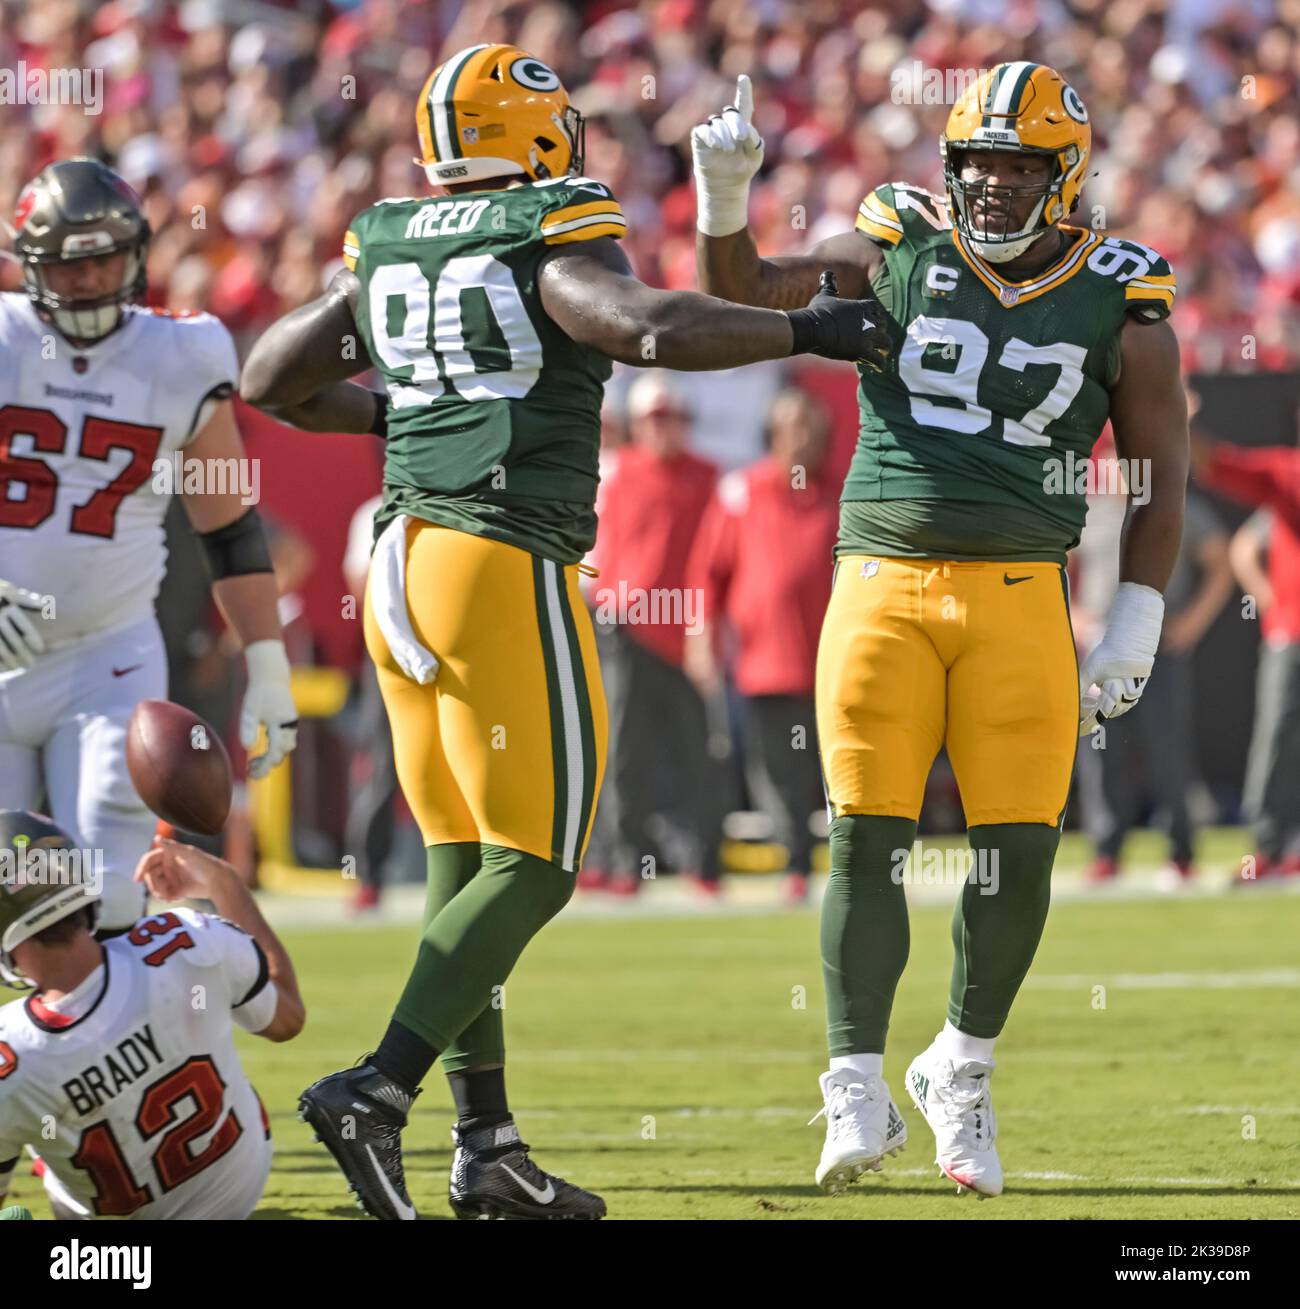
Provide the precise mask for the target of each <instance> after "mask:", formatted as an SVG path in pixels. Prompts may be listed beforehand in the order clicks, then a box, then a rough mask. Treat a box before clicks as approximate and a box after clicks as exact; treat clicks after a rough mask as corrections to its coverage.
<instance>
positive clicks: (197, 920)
mask: <svg viewBox="0 0 1300 1309" xmlns="http://www.w3.org/2000/svg"><path fill="white" fill-rule="evenodd" d="M104 952H105V957H104V964H103V967H102V969H100V970H98V972H99V973H101V974H102V977H100V978H97V979H92V980H94V983H95V985H96V987H97V990H96V996H97V999H94V1000H93V1003H92V1004H91V1005H90V1007H89V1008H88V1009H87V1010H86V1011H85V1012H84V1013H83V1016H82V1017H80V1018H77V1019H71V1020H70V1019H69V1018H68V1017H65V1016H61V1015H58V1014H54V1013H52V1012H51V1011H50V1010H47V1009H45V1008H44V1007H43V1006H42V1005H41V1004H40V1002H39V1001H37V1000H34V999H32V998H28V999H26V1000H16V1001H14V1002H13V1003H11V1004H8V1005H5V1006H4V1007H3V1008H0V1190H3V1189H4V1180H3V1179H4V1177H5V1173H6V1171H7V1170H8V1169H12V1168H13V1167H15V1166H16V1164H17V1161H18V1158H19V1156H20V1154H21V1151H22V1149H23V1147H24V1146H30V1147H31V1148H32V1149H33V1150H34V1151H35V1152H36V1153H37V1154H39V1155H40V1157H41V1158H42V1159H43V1160H44V1161H45V1167H46V1172H45V1188H46V1191H47V1193H48V1195H49V1198H50V1202H51V1205H52V1207H53V1209H54V1212H55V1216H56V1217H60V1218H95V1217H101V1218H246V1217H247V1216H248V1215H249V1214H250V1213H251V1212H252V1210H253V1208H254V1207H255V1206H256V1204H257V1202H258V1200H259V1198H260V1197H261V1194H262V1189H263V1187H264V1186H265V1184H266V1178H267V1175H268V1173H269V1172H270V1167H271V1139H270V1129H269V1127H268V1125H267V1119H266V1114H265V1112H264V1110H263V1108H262V1104H261V1101H260V1100H259V1099H258V1097H257V1092H256V1091H254V1090H253V1087H252V1085H251V1083H250V1082H249V1080H248V1078H247V1077H245V1076H244V1070H243V1068H242V1067H241V1066H240V1063H239V1058H238V1056H237V1055H236V1053H235V1046H234V1038H233V1027H232V1022H233V1023H238V1024H239V1025H240V1026H242V1027H245V1028H247V1029H249V1030H250V1031H260V1030H261V1029H262V1028H264V1027H266V1026H267V1024H268V1023H269V1022H270V1021H271V1019H272V1018H273V1017H274V1014H275V1007H276V989H275V986H274V984H273V983H271V982H270V981H268V979H267V973H266V959H265V956H264V955H263V954H262V951H261V949H260V947H259V946H258V945H257V944H256V942H255V941H254V940H253V938H252V937H251V936H249V935H247V933H245V932H243V931H241V930H240V929H239V928H237V927H235V926H233V925H232V924H230V923H228V922H226V921H225V920H224V919H222V918H214V917H213V916H212V915H210V914H202V913H199V912H198V911H197V910H193V909H176V910H172V911H171V912H169V913H164V914H160V915H157V916H155V917H153V918H144V919H141V921H140V922H139V923H137V924H136V926H135V927H134V928H132V930H131V931H130V932H129V933H128V934H127V935H125V936H119V937H115V938H113V939H112V940H110V941H107V942H106V943H105V945H104ZM79 991H80V988H79Z"/></svg>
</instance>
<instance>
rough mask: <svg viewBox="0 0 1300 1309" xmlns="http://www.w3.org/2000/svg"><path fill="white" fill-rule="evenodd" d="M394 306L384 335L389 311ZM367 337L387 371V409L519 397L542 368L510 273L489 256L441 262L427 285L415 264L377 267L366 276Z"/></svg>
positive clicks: (538, 347)
mask: <svg viewBox="0 0 1300 1309" xmlns="http://www.w3.org/2000/svg"><path fill="white" fill-rule="evenodd" d="M394 300H398V301H400V305H401V308H400V309H399V312H398V313H397V315H396V322H395V324H394V326H395V327H396V330H395V331H394V332H392V333H390V331H389V326H390V317H389V307H390V305H391V304H392V302H393V301H394ZM369 310H370V335H371V337H372V339H373V341H374V347H375V353H376V354H377V355H378V356H379V359H380V361H381V362H382V363H383V365H384V367H385V369H386V370H388V372H389V373H390V374H400V373H403V372H404V371H405V370H407V369H409V370H410V372H409V373H407V374H406V376H407V378H408V380H407V381H402V380H401V379H400V378H394V377H391V376H390V378H389V395H390V397H391V398H392V402H393V407H394V408H395V409H403V408H405V407H407V406H408V405H426V404H430V403H432V402H433V401H434V400H436V399H437V398H438V397H439V396H442V395H446V394H448V393H449V391H450V392H454V394H456V395H458V396H460V398H461V399H462V400H468V401H475V400H521V399H523V397H524V396H526V395H527V394H528V392H529V391H531V390H532V388H533V386H534V385H535V384H536V382H537V377H538V374H539V372H540V371H541V367H542V342H541V340H540V338H539V337H538V335H537V330H536V329H535V328H534V327H533V324H532V321H531V320H530V319H529V317H528V310H527V309H526V308H525V306H524V301H523V297H522V296H521V295H520V294H519V288H518V287H517V286H516V285H515V279H514V274H513V273H511V271H510V269H509V268H508V267H506V265H505V264H503V263H502V262H501V261H500V260H499V259H496V258H494V257H493V256H492V255H458V256H456V257H455V258H452V259H448V260H447V262H446V263H445V264H443V265H442V268H441V270H440V271H439V273H438V277H437V281H436V282H431V281H430V279H429V276H428V275H427V274H426V273H425V271H424V269H423V268H421V267H420V265H419V264H416V263H403V264H381V265H380V266H379V267H378V268H376V269H375V270H374V272H373V273H372V274H371V277H370V286H369Z"/></svg>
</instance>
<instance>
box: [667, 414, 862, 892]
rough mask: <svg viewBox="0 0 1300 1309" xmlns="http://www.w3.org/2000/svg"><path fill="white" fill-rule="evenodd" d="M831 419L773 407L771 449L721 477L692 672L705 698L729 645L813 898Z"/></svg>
mask: <svg viewBox="0 0 1300 1309" xmlns="http://www.w3.org/2000/svg"><path fill="white" fill-rule="evenodd" d="M829 431H830V428H829V423H828V419H827V414H826V411H825V409H824V408H823V407H822V406H821V404H819V403H818V401H817V400H816V399H815V398H814V397H812V396H811V395H809V394H807V393H806V392H802V391H795V390H790V391H783V392H782V393H781V394H780V395H779V396H777V398H776V400H775V401H774V403H773V405H772V412H771V416H770V419H769V426H768V434H769V444H770V448H771V453H770V454H769V455H768V456H767V458H765V459H763V460H761V461H760V462H759V463H757V464H754V465H753V466H752V467H750V468H747V469H744V470H742V471H739V472H735V473H732V474H730V475H729V476H727V477H726V478H724V479H723V480H722V482H721V483H720V484H719V486H718V491H717V494H716V495H715V496H714V498H713V502H712V504H711V505H710V506H709V509H708V512H707V513H706V514H705V516H704V522H703V524H702V525H701V528H700V533H699V536H698V538H697V539H696V542H695V549H694V551H693V552H692V555H691V564H690V575H691V577H692V579H693V580H694V583H695V585H696V587H697V588H698V589H699V590H700V592H701V593H702V594H703V597H704V630H703V631H702V632H700V633H698V634H695V635H692V636H688V637H687V641H686V671H687V673H688V675H690V676H691V678H692V680H693V681H695V683H696V685H697V686H698V687H700V688H701V691H702V693H703V694H705V695H710V694H716V693H717V691H718V688H719V687H720V686H721V683H722V674H721V671H720V667H719V652H720V650H728V651H729V652H730V653H731V659H730V666H731V674H732V679H733V681H734V683H735V686H736V690H737V691H738V692H739V693H740V694H741V696H743V697H744V700H745V704H746V709H747V711H748V712H747V722H748V731H747V733H746V739H747V750H746V753H747V756H748V765H749V766H748V768H747V775H748V778H749V785H750V790H751V792H752V793H753V796H754V799H755V800H756V801H757V802H758V804H759V805H760V807H761V808H762V809H763V810H764V811H765V812H766V813H768V814H769V815H770V816H771V818H772V820H773V823H774V825H775V828H776V836H777V839H778V840H779V841H780V842H781V843H782V844H783V845H784V846H785V848H786V849H787V850H788V851H789V859H790V863H789V868H790V878H789V882H788V884H787V895H788V896H789V898H790V899H791V900H796V901H797V900H802V899H804V898H805V897H806V896H807V891H808V873H809V871H810V870H811V866H812V835H811V832H810V831H809V827H808V816H809V814H810V813H811V812H812V810H813V809H815V808H816V807H817V805H818V803H819V798H820V795H821V772H820V769H819V767H818V762H817V734H816V727H815V724H816V716H815V713H814V708H813V688H814V685H815V682H816V666H817V639H818V635H819V633H820V631H821V623H822V618H823V617H824V615H825V613H826V606H827V604H828V602H829V601H830V595H831V577H832V573H833V551H834V547H835V535H836V529H837V526H838V522H839V495H838V486H837V484H836V482H835V479H834V478H833V477H828V476H825V475H824V473H825V462H826V450H827V442H828V437H829Z"/></svg>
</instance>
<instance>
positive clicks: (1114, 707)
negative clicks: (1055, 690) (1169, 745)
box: [1079, 582, 1165, 736]
mask: <svg viewBox="0 0 1300 1309" xmlns="http://www.w3.org/2000/svg"><path fill="white" fill-rule="evenodd" d="M1164 616H1165V601H1164V597H1163V596H1162V595H1161V594H1160V592H1159V591H1153V590H1152V589H1151V588H1150V587H1149V586H1140V585H1139V584H1138V583H1137V582H1121V583H1120V585H1119V590H1118V591H1116V593H1115V601H1114V603H1113V604H1112V605H1111V607H1110V615H1109V617H1108V618H1107V619H1106V631H1105V633H1104V634H1103V635H1102V638H1101V641H1100V642H1099V644H1098V645H1097V646H1096V647H1095V648H1094V650H1093V651H1092V653H1091V654H1090V655H1089V656H1088V657H1087V658H1086V659H1085V660H1084V661H1083V667H1082V668H1081V669H1080V670H1079V699H1080V706H1079V735H1080V736H1086V735H1087V734H1088V733H1089V732H1091V731H1094V730H1095V729H1096V727H1097V724H1098V720H1100V719H1104V718H1118V717H1120V715H1121V714H1126V713H1128V711H1129V710H1130V709H1132V708H1133V706H1134V705H1135V704H1137V702H1138V700H1139V698H1140V697H1141V695H1142V689H1143V687H1144V686H1145V685H1146V681H1147V678H1148V677H1150V676H1151V665H1152V664H1153V663H1154V662H1155V657H1156V647H1157V646H1159V644H1160V624H1161V623H1162V622H1163V621H1164ZM1094 685H1095V686H1096V687H1097V688H1098V690H1097V691H1096V692H1093V691H1092V689H1091V688H1092V687H1093V686H1094Z"/></svg>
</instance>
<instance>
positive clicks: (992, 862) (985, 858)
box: [948, 823, 1061, 1039]
mask: <svg viewBox="0 0 1300 1309" xmlns="http://www.w3.org/2000/svg"><path fill="white" fill-rule="evenodd" d="M1060 840H1061V831H1060V828H1058V827H1050V826H1048V825H1047V824H1046V823H991V824H989V825H987V826H984V827H972V828H971V829H970V845H971V850H972V851H973V852H974V854H975V856H976V862H975V866H974V872H975V876H974V877H972V878H970V879H968V880H967V882H966V885H965V886H964V887H963V888H962V893H961V896H960V898H959V899H958V901H957V908H956V910H955V911H954V913H953V917H952V943H953V949H954V956H953V965H952V986H951V989H950V990H949V993H948V1021H949V1022H950V1023H952V1025H953V1026H954V1027H956V1028H958V1029H959V1030H960V1031H963V1032H965V1033H966V1034H967V1035H969V1036H979V1037H984V1038H986V1039H989V1038H992V1037H995V1036H997V1035H998V1033H999V1032H1001V1031H1002V1028H1003V1026H1004V1025H1005V1023H1006V1021H1007V1015H1008V1014H1009V1013H1010V1012H1011V1003H1012V1001H1013V1000H1014V999H1015V998H1016V992H1017V991H1018V990H1019V989H1020V983H1021V982H1023V981H1024V979H1025V974H1026V973H1027V972H1028V971H1029V965H1030V964H1031V963H1032V962H1033V959H1034V953H1035V951H1036V950H1037V949H1038V942H1039V939H1040V938H1041V937H1042V935H1043V925H1044V924H1045V923H1046V922H1047V907H1048V904H1049V902H1050V900H1051V895H1052V863H1053V861H1054V860H1055V858H1056V847H1057V846H1058V845H1059V844H1060Z"/></svg>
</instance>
